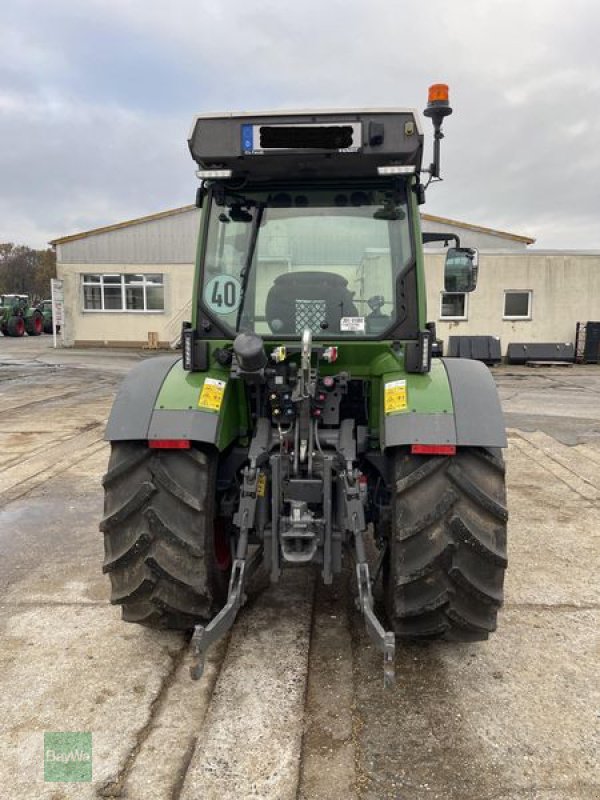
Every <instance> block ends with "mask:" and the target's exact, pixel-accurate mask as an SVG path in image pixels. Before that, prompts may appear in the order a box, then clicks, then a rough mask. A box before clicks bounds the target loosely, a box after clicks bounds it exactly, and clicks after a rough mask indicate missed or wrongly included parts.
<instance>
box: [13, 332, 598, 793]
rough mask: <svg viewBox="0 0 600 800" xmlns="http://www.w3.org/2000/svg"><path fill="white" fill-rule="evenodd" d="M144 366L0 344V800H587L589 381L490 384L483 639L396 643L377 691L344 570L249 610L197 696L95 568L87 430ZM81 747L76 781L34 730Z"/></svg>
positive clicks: (528, 373)
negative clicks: (488, 588) (85, 765)
mask: <svg viewBox="0 0 600 800" xmlns="http://www.w3.org/2000/svg"><path fill="white" fill-rule="evenodd" d="M148 355H149V354H147V353H142V354H131V353H124V352H115V351H111V352H107V351H67V350H57V351H54V350H52V348H51V339H50V337H43V338H42V337H41V338H40V339H34V338H25V339H9V338H0V449H1V450H2V453H3V460H2V468H1V469H0V553H1V556H2V557H1V559H0V636H1V648H0V676H1V685H2V692H1V693H0V728H1V730H2V734H1V738H0V786H2V787H3V788H2V790H1V792H0V794H4V795H5V796H7V797H8V796H10V797H11V798H15V800H21V798H48V800H64V799H66V798H98V797H123V798H128V799H129V800H137V799H138V798H139V800H142V798H143V800H153V799H154V798H156V799H159V798H160V800H163V799H164V800H173V798H183V800H192V799H193V800H212V799H213V798H215V800H216V798H219V800H229V799H230V798H231V799H233V798H236V800H239V799H240V798H242V799H243V800H246V798H253V797H254V798H266V799H267V800H270V799H271V798H272V799H273V800H275V799H276V800H287V799H288V798H290V800H291V798H299V799H301V800H310V799H311V798H318V799H320V798H323V800H381V799H382V798H395V800H401V799H402V800H404V799H405V800H421V799H422V798H423V800H424V799H425V798H443V799H444V800H455V799H456V800H458V799H459V798H460V800H492V798H493V800H508V799H509V798H511V799H512V798H515V800H516V799H517V798H518V799H519V800H591V798H595V797H600V766H599V764H600V747H599V745H600V684H599V681H598V674H599V663H600V634H599V630H600V624H599V623H600V581H599V577H598V576H599V575H600V514H599V497H600V403H599V402H598V397H600V368H598V367H595V366H589V367H580V366H575V367H570V368H556V367H553V368H551V367H547V368H542V369H531V368H527V367H518V368H514V367H500V368H497V369H495V370H494V375H495V377H496V380H497V383H498V386H499V390H500V394H501V397H502V401H503V405H504V409H505V413H506V417H507V424H508V426H509V448H508V451H507V456H506V457H507V465H508V492H509V494H508V496H509V510H510V523H509V547H510V552H509V557H510V564H509V570H508V573H507V583H506V603H505V607H504V610H503V612H502V613H501V616H500V624H499V629H498V631H497V632H496V633H495V634H494V635H493V636H492V637H491V638H490V640H489V641H488V642H486V643H481V644H479V643H478V644H464V645H449V644H444V645H442V644H430V645H428V646H421V647H417V646H400V647H399V648H398V655H397V674H398V681H397V685H396V687H395V688H394V689H393V690H386V691H384V690H383V687H382V669H381V657H380V654H379V653H377V652H375V650H374V649H373V647H372V646H371V645H370V643H369V641H368V639H367V636H366V634H365V631H364V627H363V624H362V621H361V619H360V617H359V615H358V614H357V612H356V611H355V610H354V607H353V604H352V595H353V585H352V581H351V579H350V578H351V576H350V575H349V571H348V572H347V573H344V575H343V576H342V577H341V579H339V580H338V581H336V583H335V585H334V586H333V587H328V588H327V587H323V586H321V585H320V584H319V581H318V580H315V576H314V575H313V574H312V573H311V572H310V571H306V570H300V571H290V572H288V573H286V575H285V580H284V581H283V582H282V583H281V585H279V586H277V587H273V588H269V589H267V590H266V591H263V592H262V593H257V594H255V595H253V596H252V597H251V599H250V602H249V603H248V605H247V607H246V608H245V609H244V610H243V612H242V613H241V614H240V617H239V619H238V621H237V623H236V625H235V626H234V629H233V631H232V632H231V635H230V637H229V638H228V639H227V640H226V641H224V642H222V643H221V644H220V645H219V646H218V647H216V648H215V649H214V650H213V651H212V652H211V653H210V658H209V663H208V667H207V671H206V674H205V676H204V678H203V679H202V681H201V682H199V683H194V682H191V681H190V680H189V678H188V666H189V657H188V654H187V641H186V639H185V637H184V636H183V635H180V634H176V633H159V632H153V631H148V630H145V629H143V628H139V627H137V626H133V625H131V626H130V625H125V624H124V623H122V622H121V621H120V619H119V611H118V609H117V608H114V607H111V606H110V605H109V604H108V602H107V598H108V580H107V578H106V577H105V576H103V575H102V572H101V564H102V559H103V552H102V536H101V534H100V533H99V532H98V521H99V518H100V516H101V512H102V489H101V485H100V478H101V476H102V473H103V471H104V470H105V467H106V462H107V456H108V448H107V445H106V444H105V443H104V442H103V441H102V432H103V426H104V423H105V420H106V418H107V415H108V411H109V408H110V404H111V400H112V397H113V394H114V391H115V389H116V386H117V385H118V382H119V380H120V379H121V377H122V375H123V374H124V372H125V371H126V370H127V369H129V368H130V366H131V365H133V364H134V363H136V362H137V361H139V359H140V358H143V357H148ZM53 731H54V732H61V731H83V732H91V733H92V737H93V780H92V782H91V783H77V784H67V783H53V782H48V781H45V780H44V764H43V742H44V733H45V732H46V733H48V732H53Z"/></svg>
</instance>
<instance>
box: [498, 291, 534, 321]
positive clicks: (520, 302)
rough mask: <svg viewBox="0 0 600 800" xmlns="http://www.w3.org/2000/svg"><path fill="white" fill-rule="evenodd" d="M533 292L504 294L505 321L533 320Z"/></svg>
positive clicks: (507, 292)
mask: <svg viewBox="0 0 600 800" xmlns="http://www.w3.org/2000/svg"><path fill="white" fill-rule="evenodd" d="M532 294H533V292H531V291H529V290H528V291H526V292H513V291H506V292H504V319H531V296H532Z"/></svg>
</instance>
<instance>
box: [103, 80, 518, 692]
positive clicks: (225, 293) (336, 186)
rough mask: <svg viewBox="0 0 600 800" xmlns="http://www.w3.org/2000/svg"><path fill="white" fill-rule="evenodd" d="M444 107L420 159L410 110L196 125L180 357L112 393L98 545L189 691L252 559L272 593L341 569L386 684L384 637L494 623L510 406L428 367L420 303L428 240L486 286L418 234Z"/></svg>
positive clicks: (465, 287) (476, 385)
mask: <svg viewBox="0 0 600 800" xmlns="http://www.w3.org/2000/svg"><path fill="white" fill-rule="evenodd" d="M450 113H451V108H450V107H449V105H448V97H447V87H446V86H444V85H436V86H434V87H432V88H431V90H430V96H429V103H428V106H427V109H426V111H425V114H426V115H427V116H430V117H431V119H432V121H433V125H434V132H435V139H434V158H433V162H432V163H431V165H430V166H429V167H428V168H423V166H422V155H423V134H422V130H421V126H420V121H419V119H418V116H417V114H416V113H415V112H414V111H413V110H403V109H398V110H389V109H386V110H358V111H331V112H300V113H294V112H290V111H281V112H273V113H264V114H221V115H202V116H199V117H197V118H196V120H195V121H194V125H193V128H192V132H191V136H190V139H189V146H190V150H191V153H192V156H193V158H194V159H195V161H196V162H197V164H198V166H199V170H198V173H197V175H198V177H199V178H200V179H201V181H202V183H201V187H200V189H199V190H198V194H197V205H198V206H199V207H201V208H202V210H203V212H202V215H201V223H200V234H199V242H198V256H197V264H196V273H195V284H194V299H193V317H192V321H191V322H190V323H186V324H184V329H183V335H182V342H183V357H177V356H163V357H157V358H154V359H151V360H147V361H145V362H144V363H142V364H140V365H139V366H137V367H136V368H135V369H134V370H133V371H132V372H131V373H130V374H129V376H128V377H127V378H126V379H125V381H124V383H123V384H122V386H121V388H120V390H119V392H118V394H117V397H116V400H115V403H114V406H113V409H112V412H111V415H110V419H109V422H108V426H107V430H106V438H107V439H108V440H109V441H110V442H111V449H112V452H111V456H110V462H109V466H108V471H107V473H106V475H105V477H104V488H105V515H104V518H103V521H102V523H101V530H102V531H103V532H104V537H105V561H104V571H105V572H107V573H108V574H109V576H110V579H111V583H112V597H111V600H112V602H113V603H117V604H120V605H121V606H122V614H123V619H124V620H126V621H128V622H136V623H140V624H144V625H150V626H153V627H156V628H175V629H180V630H194V635H193V637H192V645H193V648H194V653H195V656H196V662H195V665H194V668H193V670H192V675H193V677H195V678H198V677H199V676H200V675H201V674H202V669H203V659H204V654H205V651H206V649H207V647H208V646H209V645H210V644H211V643H212V642H214V641H215V640H217V639H218V638H219V637H221V636H223V635H224V633H225V632H226V631H227V630H228V629H229V628H230V627H231V625H232V624H233V622H234V619H235V616H236V614H237V612H238V610H239V608H240V607H241V605H242V604H243V602H244V599H245V594H244V590H245V586H246V584H247V581H248V578H249V575H250V574H251V573H252V572H253V571H254V570H255V569H256V568H257V567H258V566H259V565H260V566H262V568H263V569H264V570H266V572H267V573H268V575H269V576H270V579H271V581H273V582H277V581H278V580H279V579H280V576H281V573H282V570H284V569H286V568H298V567H299V566H309V565H315V566H316V567H317V568H318V569H319V571H320V573H321V577H322V580H323V581H324V582H325V583H326V584H329V583H331V582H332V581H333V580H334V578H335V576H336V575H338V574H339V573H340V571H341V570H342V568H343V563H344V561H345V559H347V558H348V557H350V559H351V561H352V562H353V564H354V573H355V577H356V586H357V595H358V599H357V605H358V607H359V608H360V610H361V612H362V614H363V617H364V621H365V624H366V627H367V630H368V632H369V635H370V636H371V638H372V640H373V641H374V643H375V644H376V645H377V647H378V648H379V649H380V650H381V651H382V652H383V655H384V675H385V679H386V682H391V680H392V678H393V659H394V648H395V643H396V640H398V639H432V638H446V639H452V640H457V641H473V640H482V639H486V638H487V637H488V635H489V634H490V633H491V632H492V631H493V630H494V629H495V628H496V619H497V612H498V609H499V607H500V606H501V604H502V600H503V594H502V592H503V581H504V572H505V567H506V526H507V510H506V497H505V471H504V462H503V458H502V451H501V448H503V447H506V435H505V429H504V422H503V417H502V412H501V409H500V404H499V401H498V396H497V392H496V388H495V385H494V381H493V379H492V377H491V375H490V373H489V371H488V370H487V368H486V367H485V366H483V365H482V364H480V363H479V362H475V361H469V360H461V359H456V358H454V359H443V358H433V359H432V343H433V341H434V340H435V326H434V325H433V324H431V323H428V322H427V316H426V308H425V274H424V262H423V241H424V240H425V241H445V242H446V244H447V243H448V241H449V240H450V239H455V240H456V242H455V244H456V246H455V247H452V248H449V249H448V253H447V259H446V275H445V282H446V291H460V292H465V291H472V290H473V289H474V288H475V284H476V278H477V253H476V251H475V250H472V249H468V248H461V247H460V242H459V241H458V239H457V237H456V236H455V235H452V234H431V233H429V234H422V233H421V230H420V217H419V205H420V204H421V203H423V202H424V199H425V186H424V185H423V183H422V176H423V174H424V173H428V176H429V180H428V183H429V182H430V181H431V180H434V179H438V178H439V160H440V154H439V145H440V140H441V138H442V132H441V125H442V121H443V118H444V117H445V116H446V115H448V114H450ZM369 539H371V540H372V544H373V545H374V548H373V547H371V548H369V547H368V544H369V542H368V540H369ZM369 550H372V551H373V550H374V551H375V552H378V554H379V555H378V558H377V559H376V561H375V562H373V560H372V559H371V563H370V562H369V561H368V559H367V555H368V553H369ZM378 580H381V581H382V596H383V599H384V603H385V615H386V617H387V621H386V622H382V621H381V620H380V619H379V617H378V615H377V614H376V612H375V607H374V601H373V587H374V585H375V582H376V581H378Z"/></svg>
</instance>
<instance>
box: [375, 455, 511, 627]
mask: <svg viewBox="0 0 600 800" xmlns="http://www.w3.org/2000/svg"><path fill="white" fill-rule="evenodd" d="M394 458H395V470H394V471H395V475H394V486H393V490H392V526H391V536H390V550H389V559H388V563H387V569H386V571H385V580H386V586H385V596H386V607H387V613H388V616H389V619H390V622H391V623H392V625H393V628H394V630H395V632H396V635H397V636H398V637H400V638H407V639H419V638H445V639H452V640H455V641H456V640H458V641H477V640H482V639H487V638H488V635H489V634H490V632H492V631H494V630H495V629H496V618H497V613H498V609H499V608H500V606H501V605H502V601H503V584H504V573H505V569H506V564H507V558H506V523H507V518H508V514H507V509H506V490H505V469H504V461H503V459H502V455H501V451H500V450H495V449H494V450H490V449H484V448H462V449H460V450H459V451H458V452H457V454H456V455H455V456H452V457H444V456H432V457H425V456H413V455H410V454H407V453H406V452H403V451H398V452H397V453H396V455H395V457H394Z"/></svg>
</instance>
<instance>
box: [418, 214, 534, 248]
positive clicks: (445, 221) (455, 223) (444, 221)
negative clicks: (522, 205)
mask: <svg viewBox="0 0 600 800" xmlns="http://www.w3.org/2000/svg"><path fill="white" fill-rule="evenodd" d="M421 219H424V220H427V222H436V223H438V224H440V225H449V226H451V227H452V228H465V229H466V230H469V231H475V232H477V233H487V234H489V235H490V236H501V237H502V238H503V239H512V240H513V241H515V242H523V243H524V244H533V243H534V242H535V239H532V238H531V237H530V236H521V235H519V234H516V233H509V232H508V231H499V230H497V229H496V228H484V227H483V226H482V225H471V223H469V222H460V221H459V220H457V219H449V218H448V217H436V216H433V215H432V214H421Z"/></svg>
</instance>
